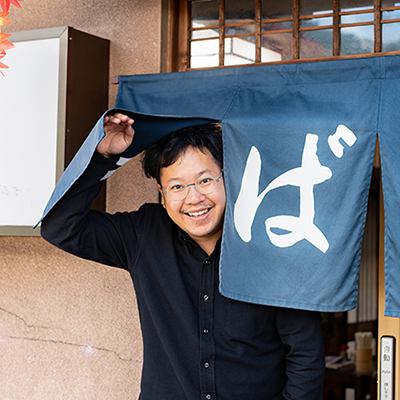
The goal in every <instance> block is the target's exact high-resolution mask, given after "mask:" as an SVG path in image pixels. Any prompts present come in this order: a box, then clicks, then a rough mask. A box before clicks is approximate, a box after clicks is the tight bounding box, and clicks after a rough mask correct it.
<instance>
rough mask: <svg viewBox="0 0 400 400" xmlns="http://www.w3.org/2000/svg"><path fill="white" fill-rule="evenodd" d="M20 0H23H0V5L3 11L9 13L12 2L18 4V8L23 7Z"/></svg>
mask: <svg viewBox="0 0 400 400" xmlns="http://www.w3.org/2000/svg"><path fill="white" fill-rule="evenodd" d="M19 1H23V0H0V7H1V8H2V10H3V13H4V14H7V13H8V10H9V9H10V4H13V5H14V6H17V7H18V8H22V7H21V4H19V3H18V2H19Z"/></svg>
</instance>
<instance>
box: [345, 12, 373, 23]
mask: <svg viewBox="0 0 400 400" xmlns="http://www.w3.org/2000/svg"><path fill="white" fill-rule="evenodd" d="M340 22H341V23H342V24H356V23H357V22H374V14H373V13H365V14H354V15H342V16H341V17H340Z"/></svg>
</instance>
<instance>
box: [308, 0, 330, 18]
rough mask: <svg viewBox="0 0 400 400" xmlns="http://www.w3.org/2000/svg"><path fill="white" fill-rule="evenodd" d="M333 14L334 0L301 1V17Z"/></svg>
mask: <svg viewBox="0 0 400 400" xmlns="http://www.w3.org/2000/svg"><path fill="white" fill-rule="evenodd" d="M331 12H332V0H301V1H300V15H313V14H326V13H331Z"/></svg>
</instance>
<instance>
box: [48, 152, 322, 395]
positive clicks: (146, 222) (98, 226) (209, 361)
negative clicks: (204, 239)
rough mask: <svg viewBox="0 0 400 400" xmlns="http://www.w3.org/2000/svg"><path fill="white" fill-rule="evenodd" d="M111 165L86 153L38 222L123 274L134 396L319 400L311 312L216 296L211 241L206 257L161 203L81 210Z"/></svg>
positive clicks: (316, 334)
mask: <svg viewBox="0 0 400 400" xmlns="http://www.w3.org/2000/svg"><path fill="white" fill-rule="evenodd" d="M111 162H112V161H110V160H107V159H104V158H103V157H100V156H98V155H95V156H94V158H93V160H92V163H91V164H90V166H89V167H88V169H87V171H86V172H85V173H84V174H83V175H82V177H81V178H80V179H79V180H78V181H77V182H76V183H75V184H74V186H73V187H72V188H71V189H70V190H69V192H68V193H67V194H66V195H65V196H64V197H63V199H62V200H61V201H60V202H59V203H58V204H57V205H56V206H55V208H54V209H53V210H52V211H51V212H50V213H49V214H48V216H47V217H46V218H45V219H44V221H43V222H42V235H43V237H44V238H45V239H46V240H48V241H50V242H51V243H53V244H55V245H57V246H58V247H60V248H62V249H64V250H66V251H68V252H70V253H72V254H75V255H78V256H80V257H83V258H87V259H90V260H94V261H97V262H101V263H104V264H107V265H111V266H115V267H119V268H124V269H126V270H127V271H129V273H130V274H131V277H132V280H133V283H134V287H135V291H136V296H137V302H138V308H139V314H140V321H141V327H142V334H143V344H144V354H143V360H144V361H143V371H142V383H141V395H140V399H141V400H167V399H168V400H169V399H174V400H214V399H215V400H217V399H218V400H239V399H243V400H275V399H283V398H285V399H295V400H313V399H321V398H322V395H321V393H322V384H323V376H324V359H323V343H322V338H321V327H320V317H319V314H318V313H313V312H307V311H298V310H297V311H296V310H291V309H284V308H277V307H268V306H262V305H255V304H250V303H244V302H239V301H235V300H231V299H228V298H226V297H223V296H222V295H221V294H220V293H219V291H218V282H219V274H218V263H219V253H220V243H219V242H218V244H217V246H216V248H215V250H214V252H213V253H212V254H211V255H210V256H209V255H207V254H206V253H205V252H204V251H203V250H202V249H201V248H200V247H199V246H198V245H197V244H196V243H195V242H193V241H192V240H191V239H190V238H189V236H188V235H187V234H186V233H185V232H183V231H182V230H181V229H180V228H179V227H178V226H176V225H175V224H174V223H173V221H172V220H171V219H170V218H169V217H168V215H167V213H166V211H165V210H164V208H163V207H162V206H161V205H158V204H146V205H144V206H142V207H141V208H140V210H138V211H136V212H131V213H117V214H115V215H110V214H105V213H100V212H97V211H89V206H90V204H91V202H92V200H93V198H94V197H95V196H96V194H97V193H98V190H99V188H100V185H101V183H99V181H100V179H101V177H102V176H104V174H105V172H106V171H107V169H109V168H110V163H111ZM243 268H246V266H245V265H243Z"/></svg>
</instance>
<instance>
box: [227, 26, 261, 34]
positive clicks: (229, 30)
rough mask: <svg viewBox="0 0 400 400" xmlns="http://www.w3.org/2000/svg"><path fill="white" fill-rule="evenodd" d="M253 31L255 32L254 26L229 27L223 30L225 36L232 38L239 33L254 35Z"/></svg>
mask: <svg viewBox="0 0 400 400" xmlns="http://www.w3.org/2000/svg"><path fill="white" fill-rule="evenodd" d="M255 30H256V27H255V25H254V24H251V25H240V26H229V27H227V28H225V35H227V36H233V35H240V34H241V33H254V31H255Z"/></svg>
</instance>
